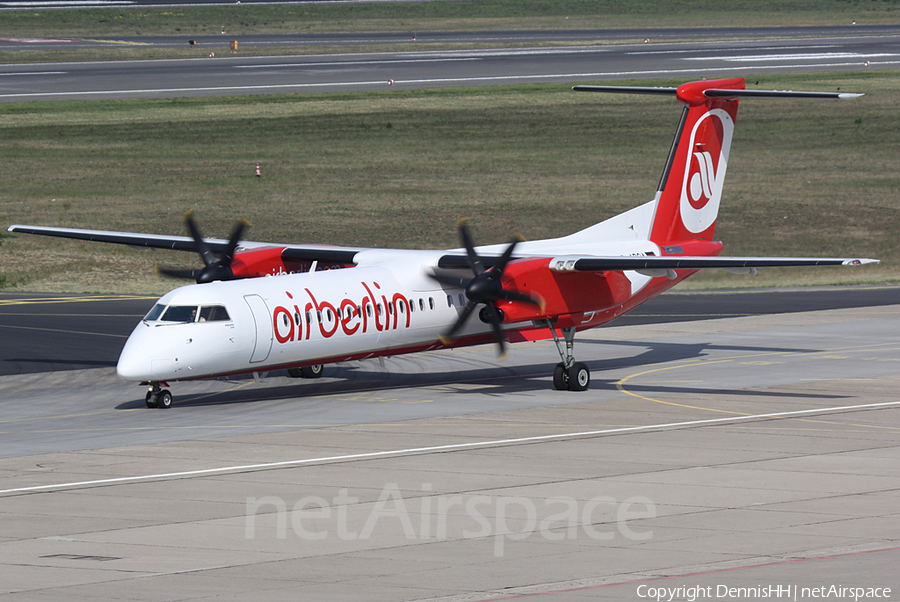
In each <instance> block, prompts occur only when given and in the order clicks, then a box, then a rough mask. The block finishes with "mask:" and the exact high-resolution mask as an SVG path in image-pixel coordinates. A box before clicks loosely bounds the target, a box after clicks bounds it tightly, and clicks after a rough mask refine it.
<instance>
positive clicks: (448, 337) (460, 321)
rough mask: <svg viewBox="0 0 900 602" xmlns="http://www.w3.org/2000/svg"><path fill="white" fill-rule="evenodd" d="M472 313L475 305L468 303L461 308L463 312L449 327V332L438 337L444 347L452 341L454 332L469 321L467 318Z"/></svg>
mask: <svg viewBox="0 0 900 602" xmlns="http://www.w3.org/2000/svg"><path fill="white" fill-rule="evenodd" d="M473 311H475V304H474V303H472V302H471V301H470V302H469V303H466V306H465V307H464V308H463V312H462V313H461V314H459V318H457V319H456V322H454V323H453V326H451V327H450V330H448V331H447V332H445V333H443V334H441V335H439V338H440V339H441V342H442V343H443V344H444V345H447V344H449V343H450V341H452V340H453V335H454V334H456V331H458V330H459V329H460V328H462V327H463V325H464V324H465V323H466V321H467V320H468V319H469V316H471V315H472V312H473Z"/></svg>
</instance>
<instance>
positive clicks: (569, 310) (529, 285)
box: [496, 258, 631, 322]
mask: <svg viewBox="0 0 900 602" xmlns="http://www.w3.org/2000/svg"><path fill="white" fill-rule="evenodd" d="M501 282H502V283H503V287H504V288H509V289H515V290H517V291H519V292H521V293H525V294H526V295H530V296H532V297H534V298H536V299H540V298H542V299H543V300H544V303H545V307H544V308H543V311H541V310H540V309H539V308H537V307H535V306H533V305H529V304H527V303H520V302H516V301H500V302H498V303H497V304H496V306H497V308H499V309H501V310H503V313H504V319H503V321H504V322H522V321H524V320H538V319H541V318H546V317H552V316H562V315H567V314H574V313H580V312H590V311H602V310H604V309H609V308H611V307H615V306H616V305H619V304H620V303H623V302H624V301H625V300H627V299H628V298H629V297H630V296H631V282H630V281H629V280H628V278H626V277H625V275H624V274H623V273H622V272H554V271H552V270H551V269H550V258H538V259H523V260H518V261H512V262H510V263H509V264H508V265H507V266H506V269H505V270H504V271H503V277H502V278H501Z"/></svg>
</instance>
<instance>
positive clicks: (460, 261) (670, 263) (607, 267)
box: [437, 255, 879, 272]
mask: <svg viewBox="0 0 900 602" xmlns="http://www.w3.org/2000/svg"><path fill="white" fill-rule="evenodd" d="M514 258H515V259H525V257H521V256H518V257H514ZM498 259H500V257H499V256H497V257H491V256H481V260H482V263H483V264H484V265H485V267H489V266H492V265H493V264H494V262H495V261H497V260H498ZM532 259H533V257H532ZM878 262H879V260H878V259H866V258H856V257H716V256H712V257H689V256H684V255H678V256H662V257H635V256H621V257H616V256H613V257H596V256H590V255H563V256H558V257H552V258H550V269H551V270H553V271H555V272H603V271H620V270H634V271H648V270H650V271H652V270H699V269H710V268H724V269H728V270H735V271H748V270H750V269H755V268H772V267H794V266H796V267H799V266H821V265H863V264H867V263H878ZM437 267H439V268H444V269H464V268H468V267H469V264H468V260H467V258H466V257H465V256H464V255H444V256H442V257H441V258H440V259H439V260H438V264H437Z"/></svg>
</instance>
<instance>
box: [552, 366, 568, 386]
mask: <svg viewBox="0 0 900 602" xmlns="http://www.w3.org/2000/svg"><path fill="white" fill-rule="evenodd" d="M553 387H554V388H555V389H556V390H557V391H568V390H569V375H568V374H567V373H566V365H565V364H563V363H562V362H560V363H558V364H556V367H555V368H553Z"/></svg>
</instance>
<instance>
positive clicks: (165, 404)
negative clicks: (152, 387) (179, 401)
mask: <svg viewBox="0 0 900 602" xmlns="http://www.w3.org/2000/svg"><path fill="white" fill-rule="evenodd" d="M156 407H158V408H160V409H162V410H168V409H169V408H171V407H172V393H171V392H169V390H168V389H163V390H162V391H160V392H159V393H157V394H156Z"/></svg>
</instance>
